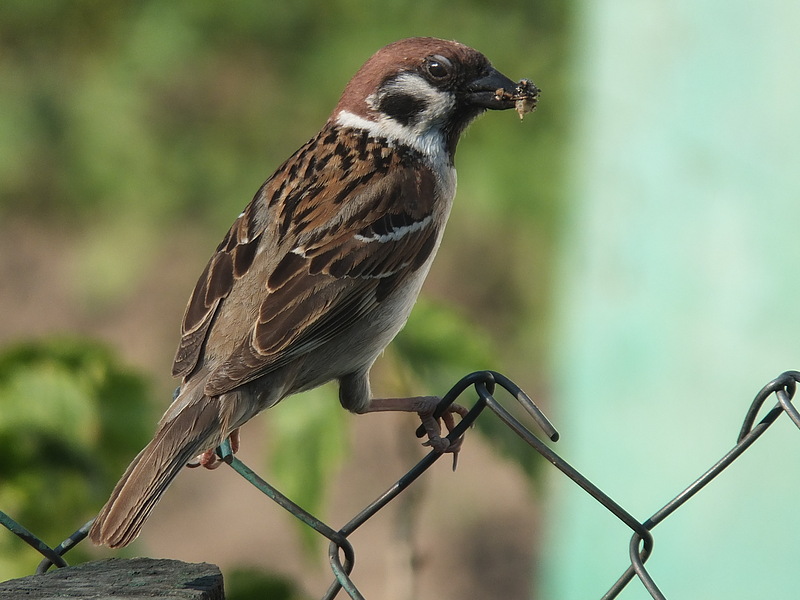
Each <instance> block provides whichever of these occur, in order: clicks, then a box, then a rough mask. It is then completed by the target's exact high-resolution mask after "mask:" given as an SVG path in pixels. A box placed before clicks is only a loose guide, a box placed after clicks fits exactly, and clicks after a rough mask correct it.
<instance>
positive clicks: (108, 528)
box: [89, 397, 223, 548]
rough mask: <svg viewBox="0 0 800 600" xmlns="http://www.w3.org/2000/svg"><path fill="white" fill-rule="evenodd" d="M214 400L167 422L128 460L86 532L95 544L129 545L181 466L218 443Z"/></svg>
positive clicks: (193, 405)
mask: <svg viewBox="0 0 800 600" xmlns="http://www.w3.org/2000/svg"><path fill="white" fill-rule="evenodd" d="M216 400H217V399H216V398H214V399H211V398H208V397H203V398H200V399H199V401H197V402H192V403H190V405H189V406H186V408H185V409H184V410H182V411H181V412H179V413H178V414H177V415H175V416H174V417H173V418H172V419H170V420H169V421H166V422H163V421H162V423H161V425H160V426H159V428H158V431H157V432H156V435H155V437H154V438H153V440H152V441H151V442H150V443H149V444H148V445H147V446H146V447H145V448H144V450H142V451H141V452H140V453H139V455H138V456H137V457H136V458H135V459H134V460H133V462H132V463H131V464H130V466H129V467H128V469H127V470H126V471H125V474H124V475H123V476H122V478H121V479H120V481H119V483H117V485H116V487H115V488H114V491H113V492H112V494H111V497H110V498H109V500H108V502H106V505H105V506H104V507H103V509H102V510H101V511H100V514H99V515H98V516H97V519H95V522H94V524H93V525H92V528H91V529H90V530H89V537H90V538H91V540H92V541H93V542H94V543H95V544H103V545H106V546H109V547H110V548H120V547H122V546H126V545H128V544H129V543H130V542H132V541H133V540H134V539H136V537H137V536H138V535H139V532H140V531H141V528H142V525H143V524H144V522H145V520H146V519H147V517H148V516H149V515H150V512H151V511H152V510H153V508H154V507H155V505H156V503H157V502H158V500H159V499H160V498H161V496H162V495H163V494H164V492H165V491H166V489H167V487H169V485H170V483H172V481H173V480H174V479H175V477H176V476H177V475H178V473H179V472H180V470H181V469H182V468H183V466H184V465H185V464H186V463H187V462H188V461H189V460H191V459H192V458H193V457H194V456H196V455H197V454H199V453H201V452H203V451H204V450H207V449H209V448H213V447H215V446H217V445H218V444H219V443H220V442H221V441H222V438H223V432H222V431H221V424H220V413H219V405H218V402H217V401H216Z"/></svg>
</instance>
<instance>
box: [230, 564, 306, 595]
mask: <svg viewBox="0 0 800 600" xmlns="http://www.w3.org/2000/svg"><path fill="white" fill-rule="evenodd" d="M225 598H226V600H263V599H264V598H269V600H304V599H305V598H308V596H306V595H304V594H302V592H300V591H299V590H298V589H297V586H296V585H295V584H294V583H292V582H291V581H289V580H287V579H285V578H283V577H280V576H278V575H272V574H265V573H263V572H262V571H259V570H255V569H237V570H235V571H231V572H230V573H226V574H225Z"/></svg>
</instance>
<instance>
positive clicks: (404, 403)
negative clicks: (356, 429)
mask: <svg viewBox="0 0 800 600" xmlns="http://www.w3.org/2000/svg"><path fill="white" fill-rule="evenodd" d="M440 401H441V398H438V397H436V396H415V397H412V398H373V399H372V400H370V402H369V405H368V406H367V408H366V409H365V410H364V411H363V412H364V413H368V412H385V411H400V412H415V413H417V415H419V418H420V420H421V421H422V426H423V427H424V428H425V433H426V434H427V435H428V441H426V442H424V443H423V444H422V445H423V446H429V447H430V448H433V449H434V450H435V451H437V452H450V453H452V454H453V470H455V468H456V464H457V463H458V452H459V451H460V450H461V444H462V443H463V441H464V438H463V436H462V437H459V438H458V439H457V440H456V441H455V442H452V443H451V442H450V440H448V439H447V438H446V437H442V426H441V423H440V422H439V418H436V417H434V416H433V413H434V411H435V410H436V407H437V406H438V405H439V402H440ZM467 412H469V411H468V410H467V408H466V407H464V406H461V405H460V404H451V405H450V406H448V407H447V409H445V412H444V413H443V414H442V416H441V417H440V419H441V420H442V421H443V422H444V426H445V428H446V429H447V431H448V432H450V431H453V429H455V426H456V422H455V419H454V418H453V413H458V415H459V416H461V417H462V418H463V417H465V416H466V414H467Z"/></svg>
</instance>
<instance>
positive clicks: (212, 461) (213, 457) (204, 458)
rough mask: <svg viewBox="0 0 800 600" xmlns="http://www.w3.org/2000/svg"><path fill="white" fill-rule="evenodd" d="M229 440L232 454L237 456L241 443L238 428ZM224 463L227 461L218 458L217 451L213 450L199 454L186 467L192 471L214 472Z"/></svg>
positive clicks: (232, 432)
mask: <svg viewBox="0 0 800 600" xmlns="http://www.w3.org/2000/svg"><path fill="white" fill-rule="evenodd" d="M229 439H230V442H231V453H232V455H233V454H236V453H237V452H238V451H239V443H240V441H241V439H240V436H239V428H238V427H237V428H236V429H234V430H233V431H231V434H230V436H229ZM224 462H227V461H226V460H224V459H221V458H220V457H219V456H217V449H216V448H211V449H209V450H206V451H205V452H203V453H202V454H198V455H197V456H196V457H194V458H193V459H192V460H191V461H190V462H188V463H186V466H187V467H189V468H190V469H194V468H197V467H203V468H205V469H208V470H209V471H213V470H214V469H216V468H217V467H218V466H220V465H221V464H222V463H224Z"/></svg>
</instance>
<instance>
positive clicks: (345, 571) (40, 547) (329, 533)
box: [0, 371, 800, 600]
mask: <svg viewBox="0 0 800 600" xmlns="http://www.w3.org/2000/svg"><path fill="white" fill-rule="evenodd" d="M798 382H800V372H798V371H787V372H785V373H783V374H781V375H780V376H778V377H776V378H775V379H773V380H772V381H770V382H769V383H768V384H767V385H765V386H764V387H763V388H762V389H761V391H760V392H759V393H758V394H757V395H756V397H755V399H754V400H753V402H752V403H751V405H750V408H749V409H748V411H747V414H746V416H745V419H744V423H743V424H742V428H741V431H740V433H739V437H738V439H737V442H736V444H735V445H734V446H733V448H732V449H731V450H729V451H728V452H727V453H726V454H725V455H724V456H723V457H722V458H721V459H720V460H719V461H717V462H716V463H715V464H714V465H713V466H712V467H711V468H709V469H708V470H707V471H706V472H705V473H703V474H702V475H701V476H700V477H698V478H697V479H696V480H695V481H694V482H692V483H691V484H690V485H689V486H688V487H687V488H686V489H684V490H683V491H681V492H680V493H679V494H677V495H676V496H675V497H674V498H673V499H672V500H670V501H669V502H668V503H667V504H665V505H664V506H663V507H662V508H661V509H659V510H658V511H656V512H655V513H654V514H653V515H652V516H650V517H649V518H647V519H645V520H644V521H639V520H638V519H636V518H635V517H634V516H633V515H631V514H630V513H628V512H627V511H626V510H625V509H623V508H622V507H621V506H620V505H619V504H617V503H616V502H615V501H614V500H613V499H611V498H610V497H609V496H608V495H607V494H606V493H605V492H603V491H602V490H601V489H600V488H599V487H598V486H596V485H595V484H594V483H592V482H591V481H589V480H588V479H587V478H586V477H585V476H584V475H582V474H581V473H580V472H579V471H578V470H577V469H575V468H574V467H573V466H572V465H570V464H569V463H568V462H567V461H565V460H564V459H563V458H561V457H560V456H559V455H558V454H557V453H556V452H554V451H553V450H552V448H550V446H548V445H547V444H546V443H545V442H543V441H542V440H541V439H540V438H539V437H537V435H536V434H534V433H533V432H532V431H531V430H530V429H528V428H527V427H525V426H524V425H523V424H522V423H520V421H518V420H517V419H516V418H515V417H514V416H513V415H512V414H511V413H510V412H509V411H508V410H506V409H505V408H504V407H503V406H502V405H501V404H500V403H499V402H498V401H497V400H496V399H495V397H494V392H495V389H496V388H497V387H500V388H502V389H504V390H505V391H506V392H508V393H509V394H510V395H511V397H512V398H514V399H515V400H516V401H517V402H518V403H519V404H520V405H521V406H522V407H523V408H524V409H525V411H526V412H527V413H528V414H529V415H530V416H531V417H532V419H533V421H534V423H535V424H536V426H537V427H538V429H540V430H541V431H542V432H543V434H544V436H545V437H546V438H548V439H549V440H550V441H551V442H555V441H557V440H558V432H557V431H556V430H555V428H554V427H553V426H552V425H551V424H550V421H549V420H548V419H547V417H546V416H545V415H544V413H542V412H541V410H539V408H538V407H537V406H536V404H534V402H533V401H532V400H531V399H530V398H529V397H528V395H527V394H526V393H525V392H524V391H522V390H521V389H520V388H519V386H517V385H516V384H515V383H514V382H512V381H511V380H510V379H508V378H507V377H506V376H504V375H501V374H500V373H497V372H494V371H478V372H475V373H472V374H470V375H467V376H466V377H464V378H463V379H461V381H459V382H458V383H457V384H456V385H455V386H453V388H452V389H451V390H450V391H449V392H448V393H447V394H445V396H444V397H443V398H442V400H441V402H440V404H439V407H438V408H437V414H438V415H441V413H443V412H444V410H445V409H446V408H447V407H448V406H449V405H450V404H452V403H453V402H455V400H456V399H457V398H459V397H460V396H461V395H462V394H463V393H464V392H466V391H467V390H468V388H470V387H474V389H475V392H476V393H477V395H478V399H477V401H476V402H475V404H474V405H473V406H472V408H471V409H470V410H469V412H468V413H467V415H466V416H465V417H464V418H463V419H462V420H461V421H460V422H459V423H458V425H457V426H456V427H455V429H454V430H453V431H452V432H450V434H449V435H448V439H449V440H450V441H451V442H454V441H456V440H457V439H458V438H459V437H460V436H461V435H462V434H463V433H464V432H465V431H466V430H467V428H468V427H470V426H471V425H472V424H473V423H474V422H475V420H476V419H477V418H478V416H479V415H480V414H481V413H482V412H483V411H484V410H485V409H487V408H488V409H489V411H490V412H491V413H493V414H494V415H495V416H497V417H498V418H499V419H500V420H501V421H502V422H503V423H505V425H506V426H508V427H509V428H510V429H512V430H513V431H514V432H515V433H516V434H517V435H518V436H519V437H520V438H522V439H523V440H524V441H525V442H526V443H528V444H529V445H530V446H531V447H532V448H533V449H534V450H536V451H537V452H538V453H539V454H541V455H542V456H543V457H544V458H545V459H546V460H547V461H548V462H550V463H551V464H552V465H553V466H554V467H555V468H557V469H558V470H559V471H561V472H562V473H563V474H564V475H566V476H567V477H569V478H570V479H571V480H572V481H573V482H574V483H576V484H577V485H578V486H579V487H581V488H582V489H583V490H584V491H585V492H586V493H588V494H589V495H590V496H592V498H594V499H595V500H596V501H597V502H599V503H600V504H602V505H603V506H604V507H605V508H606V509H607V510H608V511H609V512H611V513H612V514H613V515H614V516H615V517H617V518H618V519H619V520H620V521H622V522H623V523H624V524H625V525H626V526H628V527H629V528H630V529H631V531H632V536H631V540H630V544H629V556H630V565H629V566H628V567H627V568H626V569H625V571H624V572H623V573H622V575H621V576H620V577H619V579H617V581H616V583H614V585H613V586H612V587H611V588H610V589H609V590H608V592H606V593H605V595H603V599H604V600H610V599H613V598H616V597H617V596H618V595H619V594H620V593H621V592H622V590H623V589H624V588H625V587H626V586H627V585H628V584H629V583H630V582H631V581H632V580H633V579H634V578H635V577H638V579H639V580H640V581H641V583H642V585H643V586H644V587H645V589H646V590H647V591H648V592H649V593H650V596H651V597H652V598H655V599H656V600H660V599H664V598H665V596H664V594H663V593H662V592H661V591H660V590H659V588H658V586H657V585H656V583H655V581H654V580H653V577H652V576H651V575H650V573H649V572H648V570H647V569H646V568H645V562H646V561H647V560H648V558H650V556H651V555H652V551H653V535H652V533H651V531H652V530H653V529H654V528H655V527H656V526H657V525H659V524H660V523H661V522H663V521H664V520H665V519H667V518H668V517H669V516H670V515H672V514H673V513H674V512H675V511H676V510H677V509H679V508H680V507H681V506H683V504H685V503H686V502H687V501H688V500H689V499H691V498H692V497H693V496H694V495H695V494H696V493H697V492H699V491H700V490H701V489H703V488H704V487H705V486H706V485H707V484H708V483H709V482H711V480H713V479H714V478H715V477H716V476H717V475H719V474H720V473H722V471H724V470H725V469H726V468H727V467H729V466H730V465H731V464H732V463H733V462H734V461H735V460H736V459H737V458H738V457H739V456H741V455H742V453H744V452H745V451H746V450H747V449H748V448H749V447H750V446H751V445H752V444H753V443H754V442H755V441H756V440H757V439H758V438H759V437H761V435H763V434H764V432H765V431H766V430H767V429H768V428H769V427H770V425H772V424H773V423H774V422H775V420H776V419H777V418H778V417H779V416H780V415H781V414H782V413H786V414H787V415H788V416H789V418H790V419H791V420H792V421H793V422H794V424H795V425H796V426H797V427H798V428H800V413H799V412H798V410H797V408H796V407H795V406H794V405H793V404H792V398H793V397H794V394H795V390H796V388H797V383H798ZM773 394H774V395H775V396H776V398H777V403H776V404H775V406H774V407H772V408H771V409H770V410H769V411H768V412H767V413H766V415H765V416H764V417H763V418H762V419H761V420H760V421H759V422H758V423H756V419H757V418H758V415H759V413H760V412H761V410H762V408H763V406H764V404H765V403H766V401H767V400H768V399H769V398H770V396H772V395H773ZM417 435H418V436H419V437H422V436H423V435H424V430H422V429H419V430H418V431H417ZM217 452H218V453H219V455H220V457H221V458H223V460H225V462H227V463H228V464H229V465H230V466H231V468H233V469H234V470H235V471H236V472H238V473H239V474H240V475H242V477H244V478H245V479H246V480H247V481H248V482H250V483H251V484H252V485H254V486H255V487H256V488H258V489H259V490H260V491H261V492H263V493H264V494H265V495H267V496H268V497H269V498H271V499H272V500H273V501H274V502H276V503H277V504H278V505H280V506H282V507H283V508H285V509H286V510H287V511H289V512H290V513H291V514H293V515H294V516H295V517H297V518H298V519H300V520H301V521H303V522H304V523H305V524H306V525H308V526H309V527H312V528H313V529H314V530H315V531H317V532H318V533H319V534H320V535H322V536H324V537H325V538H327V539H328V540H330V545H329V550H328V558H329V560H330V565H331V570H332V572H333V575H334V581H333V583H332V584H331V586H330V587H329V588H328V590H327V592H326V593H325V595H324V596H323V599H324V600H330V599H333V598H335V597H336V596H337V595H338V594H339V592H340V591H341V590H344V591H345V592H346V593H347V594H348V595H349V596H350V598H353V599H363V598H364V596H363V595H362V594H361V592H360V591H359V590H358V588H357V587H356V585H355V584H354V583H353V581H352V580H351V579H350V573H351V572H352V570H353V567H354V565H355V556H356V554H355V549H354V548H353V545H352V544H351V543H350V542H349V540H348V537H349V536H350V535H351V534H352V533H353V532H354V531H355V530H356V529H358V528H359V527H361V525H363V524H364V523H366V522H367V521H368V520H369V519H371V518H372V517H373V516H375V515H376V514H377V513H378V512H379V511H380V510H381V509H382V508H384V507H385V506H386V505H387V504H389V503H390V502H391V501H392V500H393V499H394V498H396V497H397V496H398V495H399V494H401V493H402V492H403V490H405V489H406V488H407V487H408V486H410V485H411V484H412V483H413V482H414V481H415V480H416V479H417V478H418V477H419V476H420V475H422V474H423V473H424V472H425V471H426V470H427V469H428V468H429V467H430V466H431V465H432V464H433V463H434V462H436V461H437V460H438V459H439V458H441V457H442V454H441V453H437V452H436V451H434V450H432V451H431V452H430V453H428V454H427V455H426V456H425V457H424V458H423V459H422V460H420V461H419V462H418V463H417V464H416V465H415V466H414V467H413V468H412V469H411V470H409V471H408V472H407V473H406V474H405V475H403V476H402V477H401V478H400V479H398V480H397V481H396V482H395V483H394V484H393V485H392V486H391V487H390V488H389V489H387V490H386V491H385V492H384V493H383V494H381V495H380V496H379V497H378V498H376V499H375V500H374V501H373V502H371V503H370V504H369V505H368V506H366V507H365V508H364V509H363V510H361V511H360V512H359V513H358V514H357V515H355V516H354V517H353V518H352V519H351V520H350V521H349V522H348V523H346V524H345V525H344V526H343V527H341V528H339V529H334V528H333V527H331V526H329V525H327V524H326V523H324V522H322V521H321V520H319V519H318V518H316V517H315V516H314V515H312V514H311V513H309V512H308V511H306V510H304V509H302V508H301V507H300V506H298V505H297V504H295V503H294V502H292V501H291V500H289V499H288V498H287V497H286V496H284V495H283V494H282V493H281V492H279V491H278V490H277V489H275V488H274V487H272V486H271V485H270V484H269V483H267V482H266V481H265V480H264V479H262V478H261V477H260V476H259V475H258V474H256V473H255V472H254V471H253V470H252V469H250V468H249V467H247V465H245V464H244V463H242V461H240V460H239V459H238V458H236V457H235V456H234V455H233V453H232V452H231V448H230V445H229V444H228V443H227V442H226V443H224V444H223V445H222V446H220V448H219V449H218V450H217ZM0 524H2V525H4V526H5V527H6V528H7V529H9V530H10V531H11V532H12V533H14V534H15V535H17V536H19V537H20V538H21V539H23V540H24V541H25V542H26V543H27V544H29V545H30V546H31V547H32V548H34V549H36V550H37V551H38V552H39V553H41V554H42V555H43V556H44V557H45V558H44V560H43V561H42V562H41V563H40V565H39V567H38V569H37V573H43V572H45V571H47V569H49V568H50V567H51V566H53V565H56V566H58V567H62V566H66V564H67V563H66V561H64V559H63V555H64V554H65V553H66V552H67V551H68V550H69V549H70V548H72V547H73V546H75V545H76V544H78V543H79V542H80V541H81V540H83V539H84V538H85V537H86V535H87V532H88V530H89V527H90V526H91V524H92V522H91V521H89V522H88V523H86V524H84V525H83V526H82V527H81V528H80V529H78V530H77V531H76V532H75V533H73V534H72V535H71V536H69V537H68V538H67V539H66V540H65V541H64V542H62V543H61V544H60V545H59V546H57V547H55V548H51V547H49V546H48V545H47V544H45V543H44V542H43V541H42V540H41V539H39V538H38V537H37V536H35V535H34V534H33V533H31V532H30V531H28V530H27V529H25V528H24V527H23V526H22V525H20V524H18V523H17V522H16V521H14V520H13V519H11V517H9V516H8V515H6V514H5V513H3V512H1V511H0Z"/></svg>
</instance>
